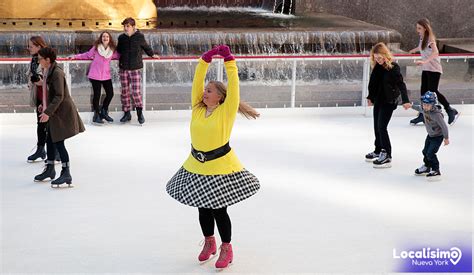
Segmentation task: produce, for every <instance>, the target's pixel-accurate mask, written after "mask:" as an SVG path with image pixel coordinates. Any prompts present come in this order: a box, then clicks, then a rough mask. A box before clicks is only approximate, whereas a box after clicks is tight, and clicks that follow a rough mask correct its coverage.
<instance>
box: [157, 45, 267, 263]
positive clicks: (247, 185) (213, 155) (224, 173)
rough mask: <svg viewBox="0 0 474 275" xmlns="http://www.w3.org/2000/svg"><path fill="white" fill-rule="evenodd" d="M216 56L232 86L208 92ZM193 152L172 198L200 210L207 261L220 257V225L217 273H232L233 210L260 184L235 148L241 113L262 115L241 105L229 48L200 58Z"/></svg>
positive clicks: (173, 183) (171, 186)
mask: <svg viewBox="0 0 474 275" xmlns="http://www.w3.org/2000/svg"><path fill="white" fill-rule="evenodd" d="M214 55H220V56H222V57H223V58H224V65H225V68H226V72H227V77H228V87H227V88H226V86H225V85H224V84H223V83H222V82H219V81H210V82H209V83H208V84H207V85H206V87H204V80H205V77H206V73H207V69H208V67H209V63H211V61H212V57H213V56H214ZM191 102H192V106H193V109H192V118H191V125H190V130H191V142H192V145H191V153H190V154H189V157H188V159H187V160H186V161H185V163H184V164H183V166H182V167H181V168H180V169H179V170H178V172H177V173H176V174H175V175H174V176H173V177H172V178H171V180H170V181H169V182H168V184H167V185H166V191H167V192H168V194H169V195H170V196H171V197H173V198H174V199H176V200H178V201H179V202H181V203H183V204H186V205H189V206H193V207H197V208H198V211H199V223H200V225H201V229H202V233H203V235H204V247H203V249H202V251H201V253H200V254H199V256H198V260H199V261H201V262H204V261H207V260H209V258H210V257H211V255H215V254H216V253H217V247H216V241H215V238H214V223H216V224H217V229H218V230H219V235H220V237H221V240H222V244H221V246H220V249H221V251H220V255H219V258H218V260H217V261H216V263H215V266H216V268H226V267H227V266H228V265H229V264H230V263H232V260H233V251H232V245H231V243H230V242H231V230H232V228H231V221H230V217H229V214H228V213H227V207H228V206H230V205H233V204H235V203H237V202H240V201H242V200H244V199H247V198H248V197H250V196H252V195H254V194H255V193H256V192H257V191H258V189H259V188H260V184H259V182H258V179H257V178H256V177H255V176H254V175H253V174H251V173H250V172H249V171H247V170H246V169H245V168H244V167H243V166H242V164H241V163H240V161H239V159H238V158H237V156H236V154H235V152H234V150H232V149H231V147H230V145H229V139H230V134H231V132H232V128H233V125H234V121H235V118H236V115H237V112H240V113H241V114H243V115H244V116H245V117H247V118H254V119H255V118H257V117H258V116H259V114H258V112H257V111H256V110H254V109H253V108H252V107H251V106H249V105H248V104H246V103H244V102H242V101H240V91H239V76H238V69H237V65H236V61H235V58H234V56H233V55H232V54H231V52H230V49H229V47H228V46H225V45H222V46H218V47H215V48H213V49H212V50H210V51H208V52H206V53H204V54H203V55H202V57H201V58H200V59H199V63H198V65H197V67H196V71H195V74H194V80H193V86H192V95H191Z"/></svg>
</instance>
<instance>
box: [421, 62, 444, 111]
mask: <svg viewBox="0 0 474 275" xmlns="http://www.w3.org/2000/svg"><path fill="white" fill-rule="evenodd" d="M440 78H441V73H437V72H429V71H423V72H422V73H421V90H420V93H421V96H423V95H424V94H425V93H426V92H427V91H431V92H434V93H436V96H438V101H439V103H440V104H441V105H443V107H444V109H445V110H449V109H450V107H449V102H448V100H447V99H446V97H445V96H444V95H443V94H441V93H440V92H439V91H438V86H439V79H440Z"/></svg>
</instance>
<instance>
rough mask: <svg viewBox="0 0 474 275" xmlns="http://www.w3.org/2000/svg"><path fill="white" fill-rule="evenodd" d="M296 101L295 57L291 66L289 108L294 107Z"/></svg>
mask: <svg viewBox="0 0 474 275" xmlns="http://www.w3.org/2000/svg"><path fill="white" fill-rule="evenodd" d="M295 101H296V59H294V60H293V68H292V70H291V108H295Z"/></svg>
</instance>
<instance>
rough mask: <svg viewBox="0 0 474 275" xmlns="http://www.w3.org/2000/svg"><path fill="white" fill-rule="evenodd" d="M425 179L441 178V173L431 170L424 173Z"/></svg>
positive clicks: (435, 179) (434, 179)
mask: <svg viewBox="0 0 474 275" xmlns="http://www.w3.org/2000/svg"><path fill="white" fill-rule="evenodd" d="M426 179H427V180H429V181H437V180H441V173H440V172H439V170H432V171H431V172H429V173H428V174H427V175H426Z"/></svg>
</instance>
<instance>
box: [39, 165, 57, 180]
mask: <svg viewBox="0 0 474 275" xmlns="http://www.w3.org/2000/svg"><path fill="white" fill-rule="evenodd" d="M54 177H56V171H55V170H54V160H48V162H47V163H46V166H45V168H44V170H43V173H41V174H39V175H37V176H35V181H43V180H45V179H47V178H50V179H51V180H53V179H54Z"/></svg>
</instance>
